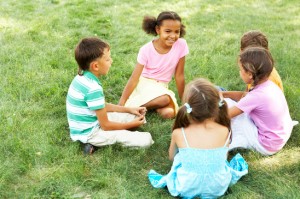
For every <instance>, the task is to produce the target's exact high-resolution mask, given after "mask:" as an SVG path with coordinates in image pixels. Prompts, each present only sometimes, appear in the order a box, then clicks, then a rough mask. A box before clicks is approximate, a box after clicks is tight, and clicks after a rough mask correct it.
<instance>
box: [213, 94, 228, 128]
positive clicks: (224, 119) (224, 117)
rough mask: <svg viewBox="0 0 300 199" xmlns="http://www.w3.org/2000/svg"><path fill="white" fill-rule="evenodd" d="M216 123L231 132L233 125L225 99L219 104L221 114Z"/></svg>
mask: <svg viewBox="0 0 300 199" xmlns="http://www.w3.org/2000/svg"><path fill="white" fill-rule="evenodd" d="M216 122H217V123H219V124H221V125H223V126H226V127H227V128H228V130H229V131H230V130H231V123H230V118H229V115H228V107H227V103H226V102H225V101H224V100H223V99H221V100H220V102H219V114H218V117H217V118H216Z"/></svg>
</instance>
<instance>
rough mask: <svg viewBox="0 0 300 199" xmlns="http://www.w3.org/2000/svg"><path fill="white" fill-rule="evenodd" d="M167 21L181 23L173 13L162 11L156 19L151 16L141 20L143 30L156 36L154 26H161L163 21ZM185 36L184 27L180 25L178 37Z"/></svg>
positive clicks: (178, 17)
mask: <svg viewBox="0 0 300 199" xmlns="http://www.w3.org/2000/svg"><path fill="white" fill-rule="evenodd" d="M167 19H171V20H177V21H180V23H181V18H180V16H179V15H178V14H177V13H176V12H173V11H164V12H161V13H160V14H159V15H158V17H157V18H155V17H153V16H144V19H143V25H142V27H143V30H144V31H145V32H146V33H147V34H150V35H154V36H156V35H157V32H156V29H155V27H156V26H161V25H162V22H163V20H167ZM184 35H185V26H184V25H183V24H182V23H181V25H180V35H179V37H184Z"/></svg>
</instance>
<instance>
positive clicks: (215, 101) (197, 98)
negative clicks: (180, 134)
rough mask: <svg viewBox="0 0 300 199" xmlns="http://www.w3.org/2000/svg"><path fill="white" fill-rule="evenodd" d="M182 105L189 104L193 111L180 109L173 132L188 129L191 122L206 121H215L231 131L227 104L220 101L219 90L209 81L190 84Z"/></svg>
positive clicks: (184, 108)
mask: <svg viewBox="0 0 300 199" xmlns="http://www.w3.org/2000/svg"><path fill="white" fill-rule="evenodd" d="M182 103H187V104H188V105H189V107H190V108H191V110H189V111H188V110H187V106H185V105H183V106H181V107H180V108H179V110H178V113H177V115H176V118H175V122H174V124H173V130H174V129H177V128H181V127H187V126H189V124H190V123H191V121H193V122H199V123H201V122H203V121H205V120H206V119H214V121H215V122H217V123H219V124H221V125H223V126H226V127H227V128H228V129H229V130H230V128H231V126H230V118H229V116H228V111H227V104H226V102H225V101H224V100H223V99H220V95H219V91H218V89H217V88H216V87H215V86H214V85H213V84H212V83H211V82H209V81H208V80H206V79H204V78H199V79H195V80H193V81H192V82H190V83H189V84H188V85H187V86H186V88H185V90H184V94H183V100H182ZM188 112H190V113H188Z"/></svg>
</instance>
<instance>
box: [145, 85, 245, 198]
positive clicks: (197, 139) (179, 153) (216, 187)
mask: <svg viewBox="0 0 300 199" xmlns="http://www.w3.org/2000/svg"><path fill="white" fill-rule="evenodd" d="M183 102H185V104H184V105H183V106H182V107H181V108H180V109H179V111H178V114H177V116H176V119H175V123H174V126H173V133H172V138H171V144H170V148H169V159H170V160H172V161H173V165H172V168H171V171H170V172H169V173H168V174H167V175H164V176H162V175H160V174H158V173H157V172H155V171H154V170H150V172H149V173H148V178H149V180H150V183H151V184H152V186H153V187H155V188H164V187H166V186H167V188H168V190H169V192H170V194H171V195H172V196H179V197H183V198H194V197H200V198H217V197H220V196H222V195H223V194H224V193H225V191H226V190H227V188H228V187H229V186H230V185H233V184H235V183H236V182H237V181H238V180H239V179H240V178H241V177H242V176H244V175H246V174H247V173H248V165H247V163H246V161H245V160H244V159H243V157H242V156H241V155H240V154H237V155H236V156H234V157H233V159H232V160H231V161H230V163H228V162H227V153H228V145H229V143H230V137H231V132H230V119H229V117H228V112H227V105H226V102H224V101H223V99H220V96H219V92H218V89H217V88H216V87H215V86H214V85H213V84H211V83H210V82H209V81H207V80H205V79H197V80H194V81H192V82H191V83H189V84H188V85H187V87H186V89H185V91H184V96H183Z"/></svg>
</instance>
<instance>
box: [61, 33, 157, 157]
mask: <svg viewBox="0 0 300 199" xmlns="http://www.w3.org/2000/svg"><path fill="white" fill-rule="evenodd" d="M75 59H76V61H77V64H78V67H79V71H78V75H77V76H76V77H75V78H74V79H73V81H72V83H71V85H70V87H69V90H68V94H67V100H66V106H67V117H68V123H69V128H70V135H71V139H72V140H73V141H77V140H78V141H80V142H82V143H84V144H85V147H84V152H85V153H86V154H91V153H93V152H94V150H95V148H94V146H97V147H100V146H105V145H110V144H114V143H121V144H122V145H123V146H132V147H148V146H150V145H151V144H153V140H152V137H151V134H150V133H148V132H138V131H134V132H132V131H128V130H125V129H132V128H135V127H138V126H140V125H142V124H143V123H144V121H145V116H144V115H145V112H146V108H145V107H123V106H118V105H113V104H110V103H106V101H105V96H104V90H103V87H102V84H101V82H100V80H99V79H98V78H99V77H100V76H103V75H106V74H107V73H108V71H109V68H110V66H111V64H112V58H111V57H110V47H109V45H108V44H107V43H105V42H103V41H101V40H100V39H98V38H95V37H92V38H84V39H82V40H81V41H80V42H79V44H78V45H77V47H76V49H75Z"/></svg>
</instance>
